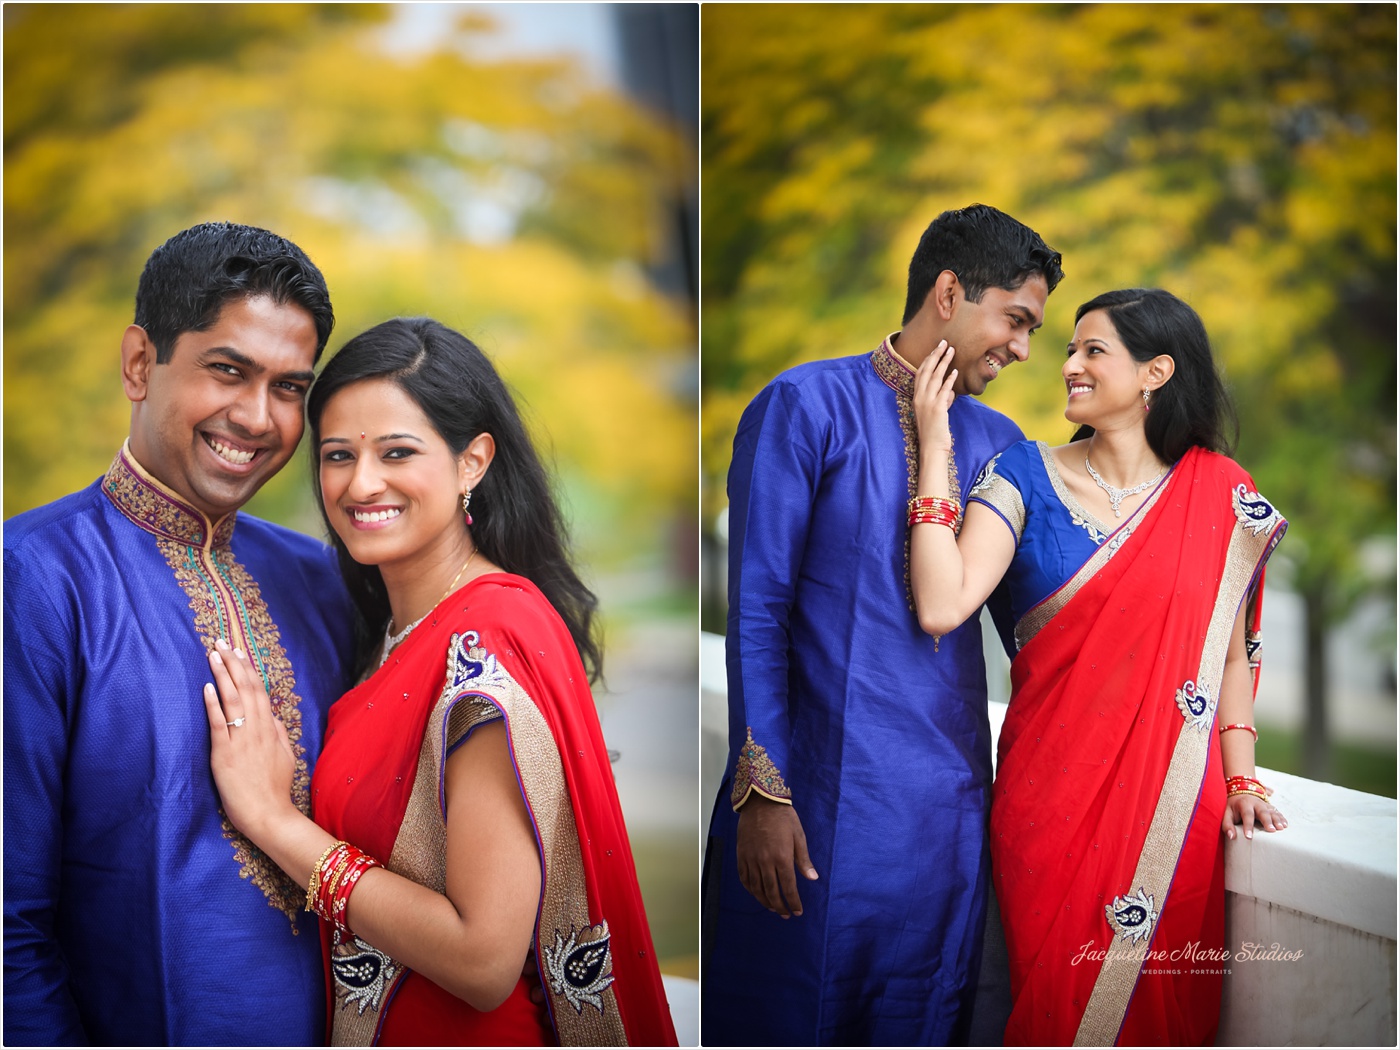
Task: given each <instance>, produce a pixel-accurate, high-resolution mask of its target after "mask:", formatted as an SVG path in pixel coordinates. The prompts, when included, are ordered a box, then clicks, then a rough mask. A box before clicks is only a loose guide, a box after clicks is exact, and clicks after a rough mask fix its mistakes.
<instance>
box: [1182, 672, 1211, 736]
mask: <svg viewBox="0 0 1400 1050" xmlns="http://www.w3.org/2000/svg"><path fill="white" fill-rule="evenodd" d="M1176 706H1177V710H1179V711H1180V712H1181V717H1182V718H1184V719H1186V727H1187V728H1188V729H1198V730H1200V729H1209V728H1210V724H1211V723H1212V722H1214V721H1215V699H1214V698H1213V697H1212V696H1211V695H1210V694H1209V693H1207V692H1206V691H1205V689H1203V688H1202V687H1200V686H1198V685H1197V684H1196V683H1195V682H1191V681H1188V682H1187V683H1186V684H1185V685H1183V686H1182V687H1181V688H1180V689H1178V690H1177V691H1176Z"/></svg>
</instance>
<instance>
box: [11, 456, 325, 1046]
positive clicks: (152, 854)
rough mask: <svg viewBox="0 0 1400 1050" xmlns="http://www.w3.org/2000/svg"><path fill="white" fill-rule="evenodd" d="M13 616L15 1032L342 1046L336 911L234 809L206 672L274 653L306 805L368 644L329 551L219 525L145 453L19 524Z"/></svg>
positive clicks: (229, 521) (267, 532)
mask: <svg viewBox="0 0 1400 1050" xmlns="http://www.w3.org/2000/svg"><path fill="white" fill-rule="evenodd" d="M235 519H236V520H235ZM4 615H5V646H4V650H5V651H4V668H5V692H4V708H5V716H4V717H5V740H4V762H5V764H4V786H5V797H4V814H5V845H4V856H5V871H4V886H5V902H4V908H5V1024H4V1027H5V1042H6V1043H8V1044H11V1045H14V1044H16V1043H28V1044H54V1043H59V1044H65V1043H66V1044H82V1043H87V1042H92V1043H107V1044H128V1045H134V1046H141V1045H155V1046H160V1045H165V1044H187V1045H189V1044H192V1045H200V1044H216V1045H217V1044H243V1045H267V1044H272V1045H277V1044H283V1045H285V1044H301V1045H316V1044H319V1043H321V1042H322V1041H323V1036H324V1029H325V1009H326V1007H325V994H324V990H323V987H324V982H323V979H322V963H321V943H320V936H319V931H318V930H317V927H316V920H315V918H314V917H312V916H310V915H307V914H306V913H304V912H302V911H300V908H301V906H302V904H303V903H304V901H305V889H304V888H299V887H296V886H294V885H293V884H292V883H291V881H290V880H289V879H287V878H286V876H284V875H282V873H281V872H280V871H278V870H277V868H276V866H275V865H273V864H272V863H271V861H269V860H268V859H267V858H266V857H265V856H263V855H262V853H261V852H260V851H258V850H257V849H256V847H253V846H252V845H251V843H249V842H247V840H246V839H244V838H243V837H242V836H241V835H239V834H238V833H237V832H236V831H234V830H233V828H232V826H231V825H230V824H228V822H227V821H226V820H225V818H224V817H223V815H222V813H221V810H220V806H219V797H218V793H217V792H216V790H215V788H214V780H213V777H212V775H211V774H210V771H209V723H208V720H207V718H206V716H205V713H204V703H203V700H202V695H201V689H202V687H203V685H204V683H205V682H208V681H209V680H210V675H209V667H208V664H207V662H206V659H205V654H206V652H207V650H208V648H209V647H210V646H211V645H212V644H213V641H214V639H215V638H218V637H223V638H228V639H230V640H232V641H233V643H234V644H236V645H242V646H243V647H244V649H245V651H248V652H250V653H252V654H253V655H254V658H255V660H256V662H257V664H258V666H259V668H260V669H261V670H262V672H263V675H264V680H265V681H266V682H267V683H268V685H269V686H270V689H269V694H270V696H271V697H272V701H273V706H274V709H275V710H277V711H278V713H279V715H280V716H281V718H282V720H283V723H284V724H286V725H287V726H288V728H289V732H290V734H291V736H292V738H293V740H294V742H295V746H296V749H297V753H298V764H297V770H296V774H295V778H294V783H293V792H292V793H293V797H294V798H295V799H297V801H298V802H299V803H301V804H302V805H303V806H305V805H306V803H307V802H308V801H309V799H308V798H307V791H308V783H309V780H308V778H309V775H310V765H311V762H312V760H313V759H314V758H315V756H316V755H317V753H318V752H319V750H320V745H321V732H322V729H323V727H324V724H325V712H326V709H327V708H328V707H329V705H330V704H331V703H332V702H333V701H334V700H335V699H336V698H337V697H338V696H339V695H340V693H341V692H342V691H343V690H344V688H345V687H346V685H347V672H348V670H349V666H350V663H349V661H350V656H351V652H350V649H351V632H352V625H351V609H350V603H349V599H348V597H347V596H346V594H345V591H344V587H343V585H342V583H341V581H340V577H339V575H338V573H337V571H336V568H335V561H334V556H333V555H332V554H331V552H330V551H329V549H328V548H326V547H325V546H324V545H323V544H320V543H318V542H316V541H314V540H312V539H309V538H308V537H305V536H302V535H300V534H298V533H295V532H292V531H290V530H287V529H283V528H279V527H278V526H275V525H271V524H268V523H266V522H262V521H259V520H257V519H255V518H251V517H249V516H247V515H237V516H235V515H230V516H229V517H227V518H225V519H224V520H223V521H221V522H220V523H219V524H218V526H217V527H212V528H211V526H210V523H209V522H208V520H207V519H205V518H204V517H203V516H202V515H200V514H199V512H198V511H196V510H195V509H194V508H192V507H190V506H188V505H187V504H185V503H183V502H182V501H180V500H179V499H178V498H177V497H175V496H174V494H173V493H171V492H170V491H169V490H167V489H165V488H164V487H163V486H161V485H160V484H159V483H158V482H155V481H154V480H153V479H151V478H150V477H149V476H147V475H145V474H144V472H143V471H141V469H140V468H139V466H137V465H136V464H135V462H134V461H133V460H131V459H129V453H128V452H126V451H125V450H124V451H123V452H122V453H121V454H120V455H119V456H118V457H117V460H116V461H115V462H114V463H113V466H112V469H111V470H110V471H109V472H108V474H107V476H106V477H104V478H102V479H100V480H99V481H97V482H95V483H94V484H93V485H91V486H89V487H88V488H86V489H83V490H82V491H80V492H76V493H74V494H73V495H71V496H67V497H64V498H63V499H60V500H58V501H57V502H55V503H51V504H49V505H48V506H45V507H40V508H38V509H36V510H33V511H30V512H28V513H26V514H21V515H19V516H18V517H15V518H12V519H11V520H10V521H8V522H6V523H5V593H4Z"/></svg>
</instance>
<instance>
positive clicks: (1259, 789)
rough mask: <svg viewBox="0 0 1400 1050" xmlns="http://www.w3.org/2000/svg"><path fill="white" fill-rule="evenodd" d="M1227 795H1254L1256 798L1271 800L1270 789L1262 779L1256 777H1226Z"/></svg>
mask: <svg viewBox="0 0 1400 1050" xmlns="http://www.w3.org/2000/svg"><path fill="white" fill-rule="evenodd" d="M1225 794H1226V795H1253V796H1254V797H1255V798H1262V799H1263V800H1264V801H1265V802H1267V801H1269V789H1268V788H1266V787H1265V786H1264V784H1263V782H1262V781H1259V780H1256V779H1255V778H1254V777H1245V776H1234V777H1226V778H1225Z"/></svg>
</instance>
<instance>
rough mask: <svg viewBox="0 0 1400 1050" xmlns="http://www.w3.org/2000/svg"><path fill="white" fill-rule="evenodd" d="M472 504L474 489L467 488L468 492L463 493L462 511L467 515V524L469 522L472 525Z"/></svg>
mask: <svg viewBox="0 0 1400 1050" xmlns="http://www.w3.org/2000/svg"><path fill="white" fill-rule="evenodd" d="M471 506H472V490H471V489H467V491H466V492H464V493H462V513H463V514H465V515H466V518H467V524H468V525H470V524H471V523H472V511H471Z"/></svg>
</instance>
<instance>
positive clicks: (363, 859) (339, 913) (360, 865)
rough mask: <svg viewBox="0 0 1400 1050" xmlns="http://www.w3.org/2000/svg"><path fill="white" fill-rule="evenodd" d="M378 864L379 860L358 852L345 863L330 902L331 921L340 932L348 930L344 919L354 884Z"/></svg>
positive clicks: (348, 927) (347, 924)
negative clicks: (333, 897)
mask: <svg viewBox="0 0 1400 1050" xmlns="http://www.w3.org/2000/svg"><path fill="white" fill-rule="evenodd" d="M357 852H358V851H357ZM379 866H380V864H379V861H377V860H375V859H374V858H373V857H371V856H370V855H369V854H367V853H360V854H359V856H357V857H354V858H353V859H352V860H351V861H350V863H349V865H347V868H346V872H345V875H344V876H343V877H342V878H341V880H340V883H339V885H337V886H336V890H335V899H334V900H333V901H332V902H331V921H332V922H334V923H335V925H336V927H337V928H338V929H339V930H340V931H341V933H349V932H350V925H349V923H348V922H347V921H346V914H347V912H348V910H349V907H350V894H351V893H353V892H354V890H355V886H356V885H357V884H358V883H359V881H360V877H361V876H363V875H364V873H365V872H367V871H369V869H370V868H377V867H379Z"/></svg>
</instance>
